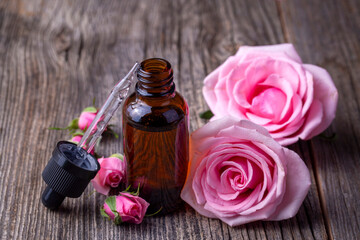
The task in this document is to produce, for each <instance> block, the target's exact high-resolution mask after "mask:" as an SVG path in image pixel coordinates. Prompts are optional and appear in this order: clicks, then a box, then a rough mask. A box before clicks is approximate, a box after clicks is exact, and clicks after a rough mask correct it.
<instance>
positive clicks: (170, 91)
mask: <svg viewBox="0 0 360 240" xmlns="http://www.w3.org/2000/svg"><path fill="white" fill-rule="evenodd" d="M137 78H138V82H137V84H136V88H135V92H134V93H133V94H132V95H130V96H129V97H128V98H127V99H126V101H125V103H124V106H123V132H124V153H125V157H126V160H127V185H130V186H131V189H132V190H136V189H137V187H138V186H140V196H141V197H143V198H144V199H145V200H147V201H148V202H149V203H150V206H149V208H148V213H153V212H156V211H158V210H159V209H160V208H161V209H162V210H161V212H160V213H161V214H165V213H168V212H171V211H173V210H176V209H177V208H178V207H179V206H180V205H181V203H182V201H181V199H180V191H181V189H182V187H183V185H184V182H185V178H186V173H187V165H188V157H189V156H188V155H189V132H188V112H189V110H188V106H187V103H186V102H185V100H184V99H183V97H182V96H181V95H180V94H179V93H177V92H176V91H175V84H174V82H173V70H172V68H171V65H170V63H169V62H168V61H166V60H164V59H160V58H152V59H147V60H144V61H143V62H142V63H141V65H140V68H139V70H138V72H137Z"/></svg>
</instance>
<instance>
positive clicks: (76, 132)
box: [72, 130, 84, 137]
mask: <svg viewBox="0 0 360 240" xmlns="http://www.w3.org/2000/svg"><path fill="white" fill-rule="evenodd" d="M72 136H73V137H76V136H84V131H82V130H76V131H75V132H74V133H73V134H72Z"/></svg>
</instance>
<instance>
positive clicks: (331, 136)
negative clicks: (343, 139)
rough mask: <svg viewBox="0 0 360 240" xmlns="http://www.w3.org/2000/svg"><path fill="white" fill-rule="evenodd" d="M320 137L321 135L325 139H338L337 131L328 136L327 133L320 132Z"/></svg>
mask: <svg viewBox="0 0 360 240" xmlns="http://www.w3.org/2000/svg"><path fill="white" fill-rule="evenodd" d="M319 137H320V138H321V139H323V140H327V141H334V140H336V138H337V135H336V133H333V134H332V135H330V136H327V135H325V133H324V132H323V133H320V134H319Z"/></svg>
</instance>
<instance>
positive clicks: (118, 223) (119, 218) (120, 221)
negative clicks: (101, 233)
mask: <svg viewBox="0 0 360 240" xmlns="http://www.w3.org/2000/svg"><path fill="white" fill-rule="evenodd" d="M114 223H115V225H120V224H121V223H122V219H121V216H120V215H119V216H116V217H115V219H114Z"/></svg>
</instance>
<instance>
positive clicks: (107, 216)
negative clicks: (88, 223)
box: [100, 207, 110, 219]
mask: <svg viewBox="0 0 360 240" xmlns="http://www.w3.org/2000/svg"><path fill="white" fill-rule="evenodd" d="M100 214H101V216H103V217H105V218H107V219H110V217H109V215H107V213H106V212H105V209H104V207H101V208H100Z"/></svg>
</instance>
